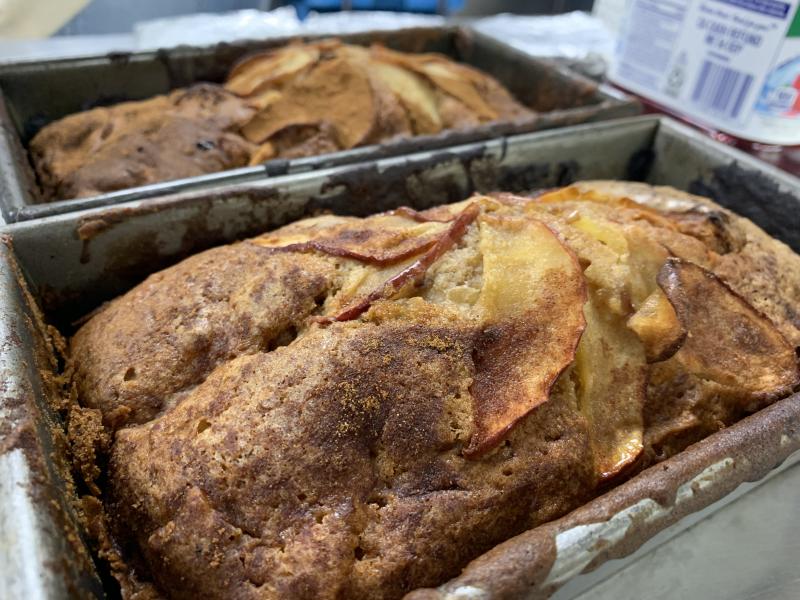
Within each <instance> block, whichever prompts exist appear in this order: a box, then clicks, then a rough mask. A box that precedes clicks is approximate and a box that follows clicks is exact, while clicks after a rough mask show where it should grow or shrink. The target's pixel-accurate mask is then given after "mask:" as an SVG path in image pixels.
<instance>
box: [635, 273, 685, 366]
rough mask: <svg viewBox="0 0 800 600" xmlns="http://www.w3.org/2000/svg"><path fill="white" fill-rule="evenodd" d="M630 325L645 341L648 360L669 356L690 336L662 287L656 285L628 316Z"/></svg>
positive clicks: (650, 361) (663, 358) (664, 358)
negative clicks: (658, 287) (639, 305)
mask: <svg viewBox="0 0 800 600" xmlns="http://www.w3.org/2000/svg"><path fill="white" fill-rule="evenodd" d="M628 327H629V328H630V329H631V330H632V331H633V332H634V333H636V335H638V336H639V340H641V342H642V344H644V350H645V356H646V357H647V362H648V363H654V362H659V361H662V360H667V359H668V358H670V357H671V356H672V355H674V354H675V353H676V352H677V351H678V350H680V347H681V346H682V345H683V341H684V340H685V339H686V330H685V329H684V328H683V326H682V325H681V322H680V321H679V320H678V315H677V314H675V309H674V308H672V304H671V303H670V301H669V299H668V298H667V297H666V296H665V295H664V292H663V291H662V290H661V289H656V290H655V291H654V292H653V293H652V294H650V295H649V296H648V297H647V298H646V299H645V301H644V302H643V303H642V305H641V307H639V310H637V311H636V312H635V313H634V314H633V315H631V317H630V318H629V319H628Z"/></svg>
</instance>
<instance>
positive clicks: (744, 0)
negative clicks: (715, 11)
mask: <svg viewBox="0 0 800 600" xmlns="http://www.w3.org/2000/svg"><path fill="white" fill-rule="evenodd" d="M716 1H717V2H721V3H722V4H730V5H731V6H737V7H739V8H744V9H745V10H751V11H753V12H757V13H761V14H762V15H767V16H770V17H776V18H778V19H785V18H786V15H788V14H789V9H790V8H791V5H790V4H789V3H788V2H779V0H716Z"/></svg>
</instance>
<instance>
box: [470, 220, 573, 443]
mask: <svg viewBox="0 0 800 600" xmlns="http://www.w3.org/2000/svg"><path fill="white" fill-rule="evenodd" d="M480 225H481V246H482V251H483V256H484V287H483V290H482V292H481V298H480V299H479V304H480V303H483V304H484V305H485V309H488V310H486V312H487V315H486V318H485V320H484V323H483V325H482V326H481V327H480V329H479V331H478V332H477V336H476V340H475V346H474V350H473V354H474V356H475V369H476V373H475V376H474V379H473V383H472V386H471V387H470V393H471V394H472V398H473V410H474V416H473V420H474V431H473V434H472V437H471V438H470V441H469V443H468V445H467V447H466V448H465V449H464V451H463V453H464V456H465V457H466V458H469V459H477V458H480V457H481V456H483V455H485V454H486V453H487V452H489V451H490V450H492V449H493V448H495V447H496V446H497V445H498V444H499V443H500V442H501V441H502V440H503V439H504V438H505V437H506V436H507V435H508V433H509V432H510V431H511V430H512V429H513V428H514V426H515V425H517V424H518V423H519V422H520V421H521V420H522V419H523V418H524V417H526V416H527V415H528V414H530V412H531V411H532V410H534V409H535V408H536V407H537V406H539V405H541V404H543V403H544V402H546V401H547V400H548V398H549V396H550V391H551V388H552V386H553V384H554V383H555V382H556V380H557V379H558V377H559V376H560V375H561V374H562V373H563V372H564V370H565V369H567V368H568V367H569V366H570V365H571V364H572V363H573V361H574V359H575V353H576V350H577V347H578V342H579V341H580V339H581V335H582V334H583V331H584V329H585V327H586V318H585V315H584V312H583V306H584V304H585V303H586V300H587V297H588V294H587V289H586V280H585V278H584V276H583V270H582V269H581V266H580V264H579V262H578V258H577V256H575V254H574V253H573V252H572V250H571V249H570V248H569V247H567V246H566V245H565V244H564V243H563V242H562V241H561V239H560V238H559V237H558V235H557V234H556V233H555V232H554V231H553V230H552V229H550V227H548V226H547V225H546V224H544V223H543V222H541V221H539V220H536V219H531V218H529V217H526V218H524V219H517V218H499V217H493V216H491V215H484V216H483V217H482V218H481V223H480ZM515 246H516V248H515ZM500 256H502V259H499V258H498V257H500ZM548 264H550V265H551V267H550V268H547V265H548ZM493 267H497V268H493ZM526 276H527V279H528V280H527V281H526ZM553 276H555V279H553V280H550V278H552V277H553ZM542 284H543V285H542ZM560 301H563V302H560Z"/></svg>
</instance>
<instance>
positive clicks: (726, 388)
mask: <svg viewBox="0 0 800 600" xmlns="http://www.w3.org/2000/svg"><path fill="white" fill-rule="evenodd" d="M799 304H800V257H798V256H797V255H795V254H794V253H792V252H791V251H790V250H789V249H788V248H787V247H786V246H785V245H783V244H781V243H780V242H777V241H775V240H773V239H772V238H770V237H769V236H767V235H766V234H765V233H764V232H762V231H761V230H760V229H758V228H757V227H755V226H754V225H753V224H752V223H750V222H749V221H747V220H745V219H742V218H740V217H737V216H735V215H733V214H731V213H730V212H728V211H725V210H724V209H722V208H720V207H718V206H716V205H714V204H713V203H711V202H709V201H708V200H705V199H703V198H698V197H695V196H689V195H688V194H683V193H681V192H677V191H675V190H672V189H669V188H651V187H648V186H645V185H642V184H626V183H615V182H588V183H580V184H576V185H573V186H570V187H568V188H564V189H561V190H557V191H553V192H549V193H546V194H544V195H542V196H539V197H535V198H524V197H518V196H512V195H507V194H497V195H492V196H476V197H473V198H470V199H469V200H467V201H465V202H461V203H459V204H453V205H447V206H440V207H437V208H433V209H429V210H426V211H423V212H415V211H412V210H410V209H400V210H397V211H394V212H392V213H387V214H381V215H376V216H373V217H369V218H365V219H358V218H346V217H336V216H321V217H317V218H312V219H306V220H303V221H299V222H297V223H294V224H292V225H289V226H286V227H283V228H281V229H278V230H276V231H273V232H270V233H267V234H264V235H262V236H260V237H257V238H254V239H251V240H247V241H244V242H241V243H237V244H233V245H230V246H224V247H220V248H216V249H213V250H209V251H206V252H203V253H201V254H198V255H196V256H194V257H192V258H189V259H187V260H185V261H183V262H181V263H179V264H178V265H176V266H173V267H171V268H169V269H166V270H164V271H161V272H159V273H156V274H154V275H152V276H150V277H149V278H148V279H147V280H146V281H144V282H143V283H142V284H140V285H139V286H137V287H136V288H134V289H133V290H131V291H130V292H128V293H127V294H125V295H123V296H121V297H119V298H117V299H116V300H114V301H112V302H111V303H110V304H109V305H108V306H107V307H106V308H105V309H104V310H102V312H100V313H99V314H97V315H95V316H94V317H93V318H92V319H91V320H90V321H88V322H87V323H86V324H85V325H84V326H83V327H82V328H81V329H80V330H79V331H78V333H77V334H76V335H75V336H74V337H73V338H72V340H71V356H72V362H73V366H74V380H75V384H76V386H77V391H78V395H79V398H80V400H81V402H82V403H83V404H84V406H87V407H92V408H94V409H99V411H101V412H102V415H103V418H104V421H105V423H106V425H107V427H109V428H111V429H113V430H115V431H116V433H115V441H114V443H113V447H112V451H111V457H110V461H109V467H108V472H107V481H108V484H107V486H108V487H107V490H106V497H107V511H108V514H109V516H110V519H111V520H112V522H113V523H114V527H115V529H116V532H117V536H118V540H119V543H120V544H121V545H122V547H124V548H126V551H127V552H128V554H129V556H131V557H133V558H132V560H133V562H134V563H135V564H137V565H144V566H143V567H140V568H139V569H140V571H139V573H138V575H139V576H142V577H149V578H151V579H152V581H154V582H155V585H156V586H157V587H158V588H159V589H160V590H161V592H162V593H164V594H166V595H167V596H169V597H173V598H191V597H197V596H202V597H209V598H398V597H401V596H402V595H403V594H404V593H406V592H408V591H410V590H412V589H415V588H417V587H422V586H433V585H437V584H440V583H442V582H444V581H445V580H447V579H448V578H450V577H453V576H454V575H456V574H458V572H459V570H460V569H461V568H462V567H463V566H465V564H466V563H467V562H468V561H470V560H471V559H473V558H475V557H476V556H478V555H479V554H481V553H483V552H484V551H486V550H488V549H490V548H491V547H492V546H493V545H495V544H497V543H499V542H500V541H503V540H505V539H507V538H509V537H511V536H513V535H515V534H517V533H520V532H522V531H524V530H526V529H528V528H531V527H534V526H536V525H538V524H541V523H543V522H545V521H548V520H551V519H553V518H556V517H558V516H560V515H562V514H564V513H566V512H567V511H569V510H571V509H572V508H574V507H576V506H578V505H580V504H581V503H583V502H585V501H586V500H587V499H589V498H591V497H592V496H593V495H595V494H596V493H597V490H598V486H600V485H601V484H602V485H609V484H611V483H614V482H616V481H619V480H620V479H622V478H625V477H627V476H629V475H630V474H632V473H634V472H635V471H636V470H637V469H639V468H641V467H643V466H646V465H648V464H651V463H653V462H654V461H657V460H660V459H662V458H664V457H666V456H669V455H671V454H674V453H675V452H678V451H680V450H681V449H683V448H685V447H686V446H687V445H688V444H690V443H692V442H694V441H696V440H699V439H701V438H703V437H704V436H706V435H708V434H709V433H712V432H714V431H716V430H718V429H720V428H722V427H724V426H726V425H728V424H731V423H733V422H735V421H736V420H737V419H739V418H740V417H742V416H743V415H745V414H747V413H749V412H752V411H755V410H757V409H759V408H760V407H763V406H765V405H766V404H768V403H770V402H772V401H774V400H776V399H778V398H781V397H783V396H786V395H788V394H789V393H790V392H791V391H792V390H793V389H795V388H796V387H797V385H798V382H799V381H800V375H799V374H798V365H797V358H796V355H795V347H796V346H798V345H799V344H800V322H799V321H798V318H797V314H798V313H797V307H798V305H799ZM142 572H144V575H142Z"/></svg>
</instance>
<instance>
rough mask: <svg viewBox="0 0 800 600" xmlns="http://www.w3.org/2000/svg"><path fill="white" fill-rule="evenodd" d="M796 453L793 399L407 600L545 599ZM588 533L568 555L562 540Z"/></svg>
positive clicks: (797, 409)
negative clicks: (591, 538) (588, 540)
mask: <svg viewBox="0 0 800 600" xmlns="http://www.w3.org/2000/svg"><path fill="white" fill-rule="evenodd" d="M797 451H800V394H795V395H794V396H790V397H789V398H786V399H784V400H781V401H779V402H777V403H775V404H773V405H772V406H770V407H767V408H764V409H762V410H761V411H759V412H758V413H757V414H754V415H751V416H749V417H746V418H745V419H743V420H742V421H740V422H738V423H737V424H735V425H733V426H731V427H729V428H727V429H723V430H722V431H719V432H718V433H715V434H713V435H711V436H710V437H708V438H706V439H705V440H703V441H701V442H698V443H697V444H695V445H694V446H692V447H691V449H690V450H689V451H685V452H681V453H679V454H677V455H676V456H674V457H672V458H670V459H668V460H666V461H664V462H662V463H659V464H657V465H654V466H652V467H650V468H649V469H647V470H645V471H643V472H642V473H640V474H639V475H638V476H637V477H635V478H634V479H631V480H629V481H627V482H626V483H623V484H622V485H620V486H619V487H617V488H615V489H614V490H612V491H610V492H608V493H606V494H605V495H603V496H600V497H599V498H597V499H595V500H593V501H591V502H589V503H587V504H585V505H584V506H583V507H581V508H579V509H577V510H575V511H573V512H572V513H570V514H568V515H567V516H565V517H562V518H561V519H558V520H556V521H553V522H551V523H547V524H545V525H542V526H540V527H537V528H536V529H532V530H530V531H527V532H525V533H523V534H521V535H519V536H517V537H515V538H512V539H511V540H508V541H507V542H504V543H503V544H500V545H499V546H496V547H495V548H494V549H493V550H490V551H489V552H487V553H486V554H484V555H483V556H481V557H480V558H478V559H476V560H474V561H473V562H472V563H470V564H469V565H468V566H467V567H466V568H465V569H464V571H463V572H462V574H461V575H459V576H458V577H456V578H455V579H453V580H451V581H450V582H448V583H446V584H444V585H442V586H441V587H439V588H438V589H428V590H417V591H415V592H412V593H411V594H409V595H407V596H406V598H407V599H408V600H446V599H448V598H460V597H470V598H493V599H501V598H502V599H505V598H509V599H510V598H519V597H525V598H532V599H534V598H546V597H548V596H549V595H550V594H552V593H553V592H554V591H555V590H556V589H557V588H558V587H559V585H561V584H563V583H565V582H566V579H567V578H568V577H569V576H571V575H575V574H577V573H579V572H585V571H590V570H592V569H594V568H596V567H597V566H599V565H600V564H602V563H603V562H605V561H607V560H609V559H613V558H621V557H623V556H627V555H628V554H630V553H632V552H634V551H635V550H636V549H638V548H639V547H640V546H641V545H642V544H643V543H644V542H645V541H647V540H648V539H650V538H651V537H652V536H653V535H655V534H656V533H657V532H659V531H661V530H663V529H664V528H665V527H668V526H669V525H671V524H673V523H676V522H678V521H679V520H680V519H682V518H683V517H685V516H686V515H688V514H691V513H693V512H696V511H698V510H701V509H702V508H705V507H706V506H708V505H710V504H712V503H713V502H715V501H717V500H719V499H720V498H722V497H723V496H725V495H726V494H728V493H730V492H731V491H733V490H734V489H736V488H737V487H738V486H739V485H741V484H742V483H745V482H748V481H756V480H758V479H761V478H762V477H764V476H765V475H767V474H768V473H769V472H770V471H771V470H772V469H773V468H775V467H776V466H778V465H779V464H780V463H781V462H782V461H784V460H785V459H786V458H787V457H789V456H790V455H791V454H792V453H794V452H797ZM591 532H594V533H595V534H596V542H595V544H593V545H592V544H590V545H589V546H587V547H586V548H585V549H584V551H585V552H584V553H583V554H582V555H581V556H577V555H572V554H570V552H569V549H568V545H567V544H566V543H565V542H564V540H565V539H566V538H568V537H570V536H571V535H576V534H579V535H585V534H587V533H591Z"/></svg>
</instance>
